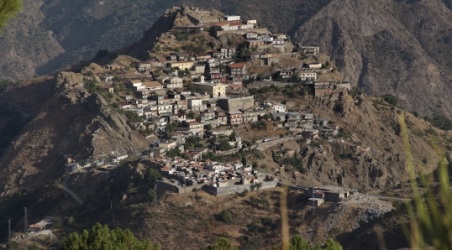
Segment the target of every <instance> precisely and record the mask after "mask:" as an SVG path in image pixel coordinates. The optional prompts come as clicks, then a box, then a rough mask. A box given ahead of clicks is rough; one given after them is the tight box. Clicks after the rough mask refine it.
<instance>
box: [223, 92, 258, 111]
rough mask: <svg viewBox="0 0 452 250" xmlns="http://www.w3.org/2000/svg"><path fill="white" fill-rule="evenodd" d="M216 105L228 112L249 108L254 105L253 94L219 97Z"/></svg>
mask: <svg viewBox="0 0 452 250" xmlns="http://www.w3.org/2000/svg"><path fill="white" fill-rule="evenodd" d="M218 105H219V106H220V107H221V108H222V109H223V110H226V111H228V112H231V111H238V110H239V109H242V110H245V109H250V108H253V107H254V96H246V97H239V98H224V99H219V100H218Z"/></svg>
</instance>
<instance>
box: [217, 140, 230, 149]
mask: <svg viewBox="0 0 452 250" xmlns="http://www.w3.org/2000/svg"><path fill="white" fill-rule="evenodd" d="M218 149H219V150H221V151H225V150H230V149H232V146H231V144H229V141H228V140H221V141H220V143H219V144H218Z"/></svg>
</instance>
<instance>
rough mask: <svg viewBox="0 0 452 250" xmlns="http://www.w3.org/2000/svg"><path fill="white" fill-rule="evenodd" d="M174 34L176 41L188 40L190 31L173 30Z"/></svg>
mask: <svg viewBox="0 0 452 250" xmlns="http://www.w3.org/2000/svg"><path fill="white" fill-rule="evenodd" d="M174 36H175V37H176V40H177V41H186V40H188V38H189V36H190V33H188V32H187V31H175V32H174Z"/></svg>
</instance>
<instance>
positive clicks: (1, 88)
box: [0, 79, 14, 93]
mask: <svg viewBox="0 0 452 250" xmlns="http://www.w3.org/2000/svg"><path fill="white" fill-rule="evenodd" d="M13 84H14V82H12V81H9V80H6V79H5V80H2V81H0V93H2V92H3V91H5V89H6V88H8V87H9V86H11V85H13Z"/></svg>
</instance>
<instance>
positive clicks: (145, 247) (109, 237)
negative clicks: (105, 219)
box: [61, 223, 160, 250]
mask: <svg viewBox="0 0 452 250" xmlns="http://www.w3.org/2000/svg"><path fill="white" fill-rule="evenodd" d="M61 249H64V250H85V249H86V250H88V249H89V250H104V249H118V250H122V249H124V250H126V249H127V250H129V249H134V250H141V249H142V250H159V249H160V246H159V245H158V244H153V243H151V242H149V241H146V240H143V241H141V240H139V239H137V238H136V237H135V236H134V235H133V233H132V232H131V231H130V230H123V229H120V228H115V229H109V228H108V226H102V225H100V224H99V223H97V224H96V225H94V226H93V227H92V228H91V230H89V231H88V230H86V229H85V230H83V232H82V233H80V234H79V233H72V234H70V235H69V237H67V238H66V239H64V240H63V243H62V246H61Z"/></svg>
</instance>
